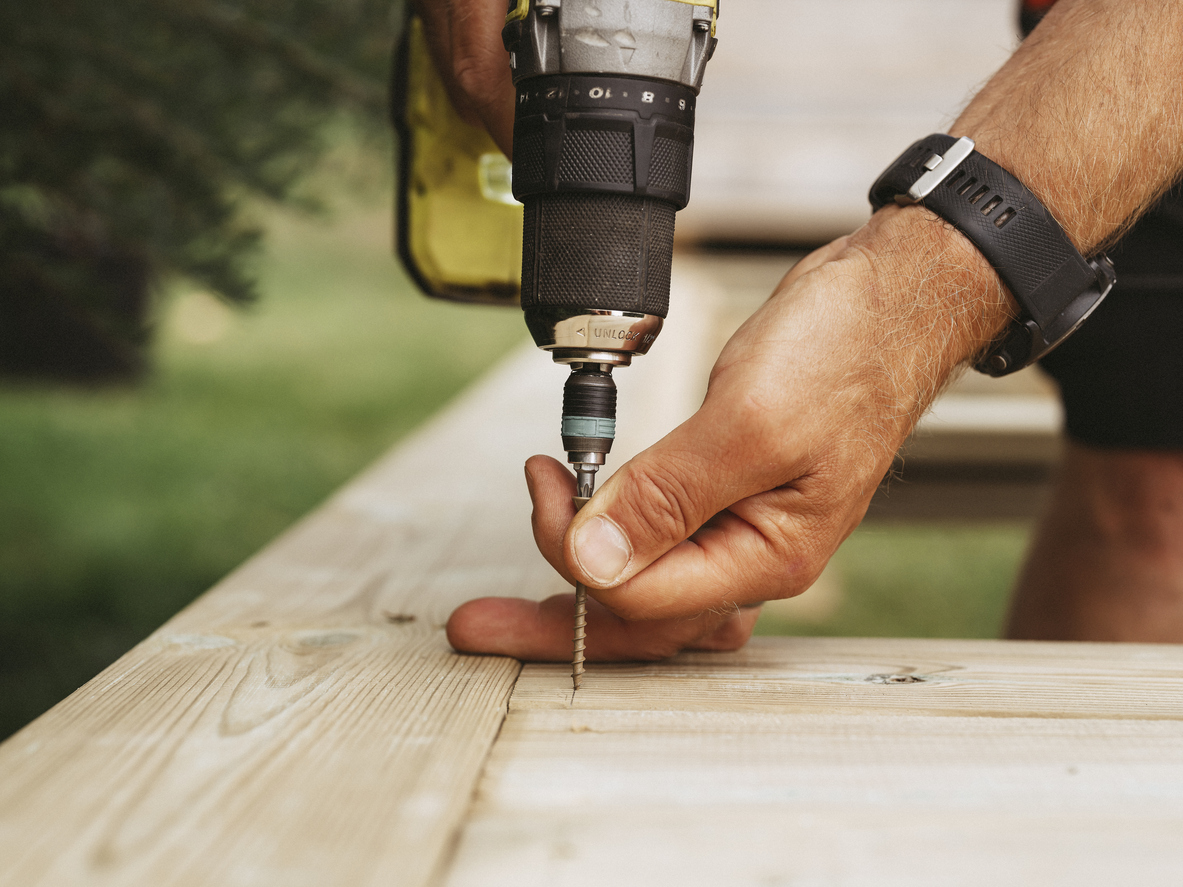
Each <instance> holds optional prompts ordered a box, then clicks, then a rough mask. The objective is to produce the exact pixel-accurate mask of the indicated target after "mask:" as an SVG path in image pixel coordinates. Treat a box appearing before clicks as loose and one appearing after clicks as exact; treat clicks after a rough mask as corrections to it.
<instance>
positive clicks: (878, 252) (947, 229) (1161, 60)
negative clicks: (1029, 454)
mask: <svg viewBox="0 0 1183 887" xmlns="http://www.w3.org/2000/svg"><path fill="white" fill-rule="evenodd" d="M1180 72H1183V4H1177V3H1161V4H1159V3H1131V2H1127V0H1060V3H1059V4H1058V5H1057V6H1056V7H1055V8H1054V9H1053V11H1052V12H1051V13H1050V14H1049V15H1048V18H1047V19H1046V20H1045V21H1044V23H1043V24H1042V25H1041V26H1040V27H1039V28H1038V29H1037V30H1036V31H1035V33H1034V34H1032V35H1031V37H1029V38H1028V40H1027V41H1026V42H1025V43H1024V44H1023V46H1022V47H1021V48H1020V49H1019V50H1018V52H1016V53H1015V55H1014V56H1012V58H1011V59H1010V61H1008V62H1007V64H1006V65H1004V66H1003V68H1002V69H1001V70H1000V71H999V72H998V73H997V74H996V75H995V76H994V77H993V78H991V80H990V81H989V82H988V83H987V84H986V86H985V87H983V89H982V90H981V92H979V93H978V95H977V96H976V97H975V98H974V99H973V101H972V102H970V104H969V106H968V107H967V108H966V109H965V111H964V113H962V115H961V116H960V117H959V118H958V120H957V122H956V123H955V124H954V125H953V127H952V128H951V129H950V133H951V134H953V135H958V136H962V135H965V136H969V137H971V138H973V139H974V141H975V142H976V144H977V148H978V150H979V151H980V152H981V153H983V154H984V155H986V156H987V157H989V158H991V159H992V160H994V161H996V162H997V163H1000V164H1001V165H1002V166H1004V167H1006V168H1007V169H1009V170H1010V171H1011V172H1012V173H1014V174H1015V175H1016V176H1017V177H1018V178H1019V179H1020V180H1021V181H1023V182H1024V183H1025V184H1026V185H1027V186H1028V187H1029V188H1030V189H1031V190H1032V191H1033V192H1034V193H1035V194H1036V196H1037V197H1039V199H1040V200H1041V201H1042V202H1043V204H1044V205H1045V206H1046V207H1047V208H1048V209H1049V211H1050V212H1051V213H1052V214H1053V215H1054V216H1055V217H1056V219H1057V220H1058V221H1059V222H1060V223H1061V225H1063V227H1064V229H1065V231H1066V232H1067V234H1068V236H1069V237H1070V238H1071V239H1072V240H1073V242H1074V243H1075V244H1076V245H1077V247H1078V248H1079V249H1080V250H1081V251H1082V252H1083V253H1085V254H1086V255H1088V254H1091V253H1093V252H1095V251H1097V250H1098V249H1100V248H1102V247H1103V246H1104V245H1105V244H1106V243H1108V242H1110V241H1111V240H1112V239H1114V238H1115V237H1116V236H1117V235H1119V234H1120V232H1121V231H1122V230H1124V229H1125V227H1126V226H1127V225H1128V224H1130V223H1131V222H1132V220H1133V219H1135V218H1137V216H1138V215H1139V214H1140V212H1141V211H1142V210H1143V209H1145V208H1146V207H1147V206H1148V205H1150V204H1151V203H1153V201H1154V200H1155V198H1157V197H1158V196H1159V195H1160V194H1161V193H1162V192H1163V191H1164V190H1165V189H1166V188H1167V187H1169V186H1170V184H1171V183H1172V182H1173V181H1174V180H1175V179H1176V178H1177V177H1178V175H1179V172H1180V170H1181V169H1183V90H1180V89H1179V86H1178V82H1177V80H1178V75H1179V73H1180ZM853 242H854V244H855V245H856V246H858V247H859V248H860V249H861V250H862V251H863V252H865V253H866V255H868V256H869V257H870V259H871V261H872V264H873V265H874V273H873V275H872V277H873V279H874V280H875V281H876V284H875V290H876V291H875V293H874V304H875V305H877V306H878V307H877V309H876V310H879V311H881V312H882V317H881V322H880V324H879V327H878V329H880V330H881V331H882V332H881V338H882V340H883V341H882V343H881V345H880V348H879V350H881V351H882V352H883V353H884V354H885V358H884V360H885V361H886V362H888V363H891V362H892V361H891V360H890V357H891V352H892V351H895V352H899V351H908V350H909V349H911V356H910V359H904V360H897V361H895V362H894V364H895V366H896V367H897V372H896V374H895V377H894V379H893V380H892V381H893V383H894V384H893V386H892V387H893V388H895V389H897V394H896V395H895V396H898V397H899V398H901V400H900V401H899V404H900V407H901V409H902V408H904V407H905V406H906V400H907V397H908V396H909V394H910V392H912V391H914V392H915V403H914V404H912V405H910V409H911V411H912V414H913V415H916V414H918V411H922V410H923V409H924V407H926V406H927V404H928V402H929V401H930V400H931V398H932V397H933V396H935V394H936V393H937V391H938V390H939V387H940V384H941V383H942V382H943V381H944V380H945V379H946V378H948V377H949V375H950V373H951V372H952V371H953V369H954V368H955V367H956V366H957V365H958V364H960V363H962V362H964V361H966V360H967V359H969V358H972V357H973V356H974V355H975V354H977V353H979V352H980V351H981V350H982V349H983V348H984V347H985V346H986V345H987V344H988V343H989V342H990V341H991V339H993V338H994V336H996V335H997V334H998V333H999V332H1000V331H1001V329H1002V328H1003V327H1004V326H1005V324H1006V322H1007V320H1008V319H1009V317H1010V316H1012V314H1013V312H1014V310H1015V309H1014V303H1013V301H1012V300H1010V299H1009V297H1007V296H1006V295H1005V294H1004V290H1002V288H1001V287H1000V284H999V280H998V276H997V275H996V274H995V273H994V272H993V270H992V269H991V268H990V266H989V265H988V263H987V262H986V261H985V259H984V258H983V257H982V256H981V254H980V253H978V252H977V250H976V249H975V248H974V247H973V246H972V245H971V244H970V243H969V241H968V240H966V239H965V238H964V237H963V236H962V235H960V234H959V233H958V232H957V231H956V230H955V229H954V228H952V226H950V225H947V224H944V223H943V222H941V221H940V220H939V219H937V217H936V216H935V215H933V214H932V213H930V212H928V211H927V210H924V209H922V208H919V207H910V208H907V209H902V210H901V209H897V208H895V207H891V208H888V209H886V210H883V211H881V212H880V213H878V214H877V215H876V218H875V219H873V220H872V222H871V223H870V224H869V225H867V226H866V227H865V228H864V229H862V230H861V231H859V232H858V233H857V234H856V235H855V237H854V239H853ZM893 306H895V307H894V310H893ZM917 340H918V341H917ZM909 343H911V344H909ZM901 356H903V357H907V356H906V355H901ZM900 367H905V369H898V368H900Z"/></svg>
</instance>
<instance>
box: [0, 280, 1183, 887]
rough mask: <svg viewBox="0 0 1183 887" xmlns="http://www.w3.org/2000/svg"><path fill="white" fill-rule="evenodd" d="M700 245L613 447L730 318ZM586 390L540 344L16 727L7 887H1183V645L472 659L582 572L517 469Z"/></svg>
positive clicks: (7, 781) (803, 647)
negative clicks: (663, 658)
mask: <svg viewBox="0 0 1183 887" xmlns="http://www.w3.org/2000/svg"><path fill="white" fill-rule="evenodd" d="M679 264H680V270H679V272H678V276H677V278H676V281H675V298H676V300H677V305H678V311H677V312H675V315H674V319H673V320H672V321H671V323H670V327H669V329H668V330H667V331H666V332H665V333H663V336H662V339H661V341H660V342H659V344H658V346H657V348H655V351H654V354H652V355H650V356H648V357H646V358H643V359H640V360H638V361H637V364H636V365H635V366H634V367H632V368H630V369H629V370H627V371H623V372H622V373H621V377H620V387H621V391H622V398H621V407H620V416H621V427H622V430H623V431H624V432H625V434H626V435H627V437H625V438H623V439H622V440H621V443H620V445H619V448H620V453H619V455H618V454H617V453H614V455H613V462H614V464H616V465H619V464H620V463H621V461H623V458H624V456H625V455H627V454H628V453H630V452H636V451H638V450H639V449H640V448H642V447H643V446H645V445H646V444H647V443H649V442H651V441H652V440H654V439H655V438H656V437H657V436H658V435H660V434H661V433H663V432H664V431H666V430H668V429H669V428H672V427H673V426H674V425H675V424H676V423H677V422H679V421H680V420H681V419H682V418H684V416H686V415H688V413H689V412H690V411H691V410H692V409H693V408H694V405H695V402H696V400H697V399H698V397H699V396H700V394H701V385H702V382H703V380H704V377H705V376H704V374H705V369H706V367H707V366H709V363H710V360H709V352H710V349H711V348H712V347H715V346H713V345H712V344H711V343H712V342H715V343H717V341H718V338H719V330H718V325H717V324H716V322H715V321H714V320H713V318H716V317H719V316H721V315H722V314H725V313H726V311H725V309H726V304H727V303H726V302H725V301H724V300H723V294H722V291H721V289H720V288H719V287H718V286H717V285H716V284H715V283H713V282H712V281H713V280H714V279H716V278H714V277H712V272H710V271H709V269H704V267H703V266H702V265H701V264H696V263H695V262H694V261H689V260H686V261H681V260H680V263H679ZM646 379H649V380H651V381H652V380H656V379H661V380H663V382H662V384H661V385H658V384H649V383H646V381H645V380H646ZM562 380H563V371H562V370H561V369H559V368H556V367H554V366H552V365H551V364H550V363H549V361H548V359H547V358H546V357H545V356H543V355H542V354H539V353H537V352H534V351H533V350H529V351H524V352H522V353H520V354H518V355H515V356H514V357H512V358H511V359H510V360H509V361H508V362H506V363H505V364H504V365H503V366H502V367H500V368H499V369H498V370H497V371H496V372H495V373H493V374H492V375H491V376H490V377H488V378H487V379H486V380H485V381H483V382H482V383H481V384H480V385H478V386H477V387H476V388H475V389H474V390H472V391H470V392H469V393H467V394H466V395H464V396H463V397H462V398H461V399H460V400H459V401H458V402H457V403H456V404H454V405H453V406H452V407H451V408H450V409H449V410H448V411H447V412H446V413H445V414H443V415H442V416H440V417H439V418H437V419H436V420H435V421H433V422H432V423H431V424H430V425H429V426H428V427H426V428H424V429H423V430H422V431H421V432H419V433H418V434H417V435H416V436H415V437H414V438H413V439H412V440H410V441H409V442H407V443H406V444H404V445H403V446H402V447H400V448H399V449H398V450H397V451H395V452H393V453H392V454H391V455H390V456H388V457H387V458H385V459H383V460H382V461H380V462H379V463H378V464H377V465H376V466H374V467H373V468H372V469H370V470H369V471H367V472H366V473H365V474H363V475H362V476H361V477H360V478H358V479H357V480H356V481H354V482H353V483H351V484H349V485H348V486H347V487H346V488H345V489H343V490H342V491H341V492H340V493H339V494H337V495H336V496H334V497H333V498H332V499H331V500H330V501H329V502H328V503H326V504H325V505H324V506H323V507H322V508H320V509H319V510H318V511H317V512H315V513H314V514H312V515H311V516H310V517H308V518H307V519H306V520H305V521H303V522H302V523H301V524H299V525H298V526H296V527H295V528H293V529H292V530H291V531H290V532H288V533H287V534H286V535H285V536H283V537H282V538H280V539H279V540H278V541H276V542H275V543H274V544H273V545H271V546H270V547H268V548H267V549H266V550H264V551H263V552H262V553H260V554H259V555H258V556H257V557H255V558H254V559H252V560H251V561H250V562H248V563H247V564H245V565H244V566H243V567H242V568H240V569H239V570H238V571H236V572H235V573H234V574H232V575H231V576H230V577H228V578H227V579H226V580H224V581H223V582H222V583H220V584H219V585H218V586H217V587H215V588H214V589H212V590H211V591H210V592H209V593H208V594H206V595H205V596H204V597H202V598H201V599H199V600H198V601H197V602H195V603H194V604H193V605H192V606H190V607H188V608H187V609H186V610H184V611H183V612H181V613H180V614H178V615H177V616H176V617H175V618H173V619H172V620H171V621H170V622H168V623H167V624H166V625H165V626H163V627H162V628H161V629H160V630H159V631H157V632H156V633H155V634H153V635H152V636H151V637H150V638H148V639H147V640H146V641H144V642H143V643H142V644H140V645H139V646H137V647H136V648H135V649H134V650H132V651H131V652H130V653H128V654H127V655H126V656H124V657H123V658H122V659H120V660H119V661H118V662H117V663H115V664H114V665H113V666H111V667H110V668H108V669H107V670H106V671H105V672H103V673H102V674H100V675H99V676H98V677H96V678H95V679H94V680H92V681H91V682H90V683H88V684H87V685H86V686H84V687H82V688H81V689H80V690H79V691H78V692H76V693H75V694H74V695H72V696H71V697H70V698H68V699H67V700H65V701H64V702H62V703H61V704H59V705H58V706H56V707H55V708H54V709H52V710H51V711H50V712H48V713H47V714H46V715H44V716H43V717H41V718H40V719H38V720H37V721H35V722H34V723H33V724H31V725H30V726H28V727H27V728H25V729H24V730H22V731H21V732H19V733H17V734H16V735H15V736H13V737H12V738H11V739H9V740H8V741H7V742H6V743H4V744H3V745H2V746H0V883H3V884H4V885H5V887H32V885H45V887H59V885H87V887H104V885H135V887H140V885H143V887H166V885H168V887H172V885H177V887H181V885H185V887H189V885H193V887H196V885H211V887H213V885H217V887H239V885H241V887H247V885H250V887H271V885H275V887H280V885H282V887H299V885H308V887H314V885H315V887H331V885H342V887H344V885H349V887H357V885H378V884H381V885H453V887H457V885H476V884H479V885H485V887H488V885H498V884H513V885H515V887H520V885H530V884H538V885H560V884H561V885H580V884H588V885H592V884H596V885H603V884H613V885H617V884H623V885H632V884H636V885H647V887H648V885H655V884H657V885H661V884H670V885H695V884H702V885H719V884H743V885H749V884H750V885H773V884H784V885H908V887H915V885H930V884H931V885H934V887H935V885H941V887H945V885H950V884H958V885H967V884H969V885H976V884H982V885H987V884H989V885H991V887H996V885H998V884H1007V885H1040V887H1043V885H1058V884H1063V885H1072V887H1078V885H1082V884H1096V885H1102V884H1104V885H1112V884H1115V883H1130V884H1139V885H1157V884H1163V885H1166V884H1171V885H1174V884H1177V883H1179V873H1180V872H1181V871H1183V837H1181V835H1183V648H1177V647H1167V646H1161V647H1160V646H1134V645H1130V646H1117V645H1084V644H1074V645H1066V644H1032V643H1006V642H999V641H915V640H858V639H833V640H823V639H791V638H786V639H760V640H757V641H755V642H753V643H752V644H751V645H749V646H748V647H747V648H746V649H745V650H743V651H741V652H739V653H735V654H727V655H717V654H712V655H707V654H691V655H684V656H680V657H678V658H676V659H674V660H671V661H669V662H666V663H661V664H658V665H612V666H603V665H593V666H592V667H591V668H590V670H589V672H588V675H587V678H586V683H585V689H583V690H582V691H580V693H579V695H578V697H577V698H575V699H574V700H572V698H571V693H570V689H569V683H568V679H567V676H566V673H565V669H564V668H562V667H559V666H544V665H526V666H525V667H523V666H522V665H520V664H519V663H518V662H516V661H513V660H509V659H504V658H496V657H474V656H461V655H457V654H455V653H453V652H451V651H450V650H449V648H448V646H447V643H446V641H445V639H444V636H443V632H442V630H441V626H442V625H443V623H444V621H445V619H446V618H447V615H448V613H449V612H450V611H451V610H452V608H453V607H454V606H455V605H456V604H458V603H459V602H461V601H463V600H465V599H467V598H470V597H473V596H478V595H493V594H503V595H522V596H529V597H543V596H546V595H549V594H552V593H554V592H556V591H559V590H561V589H562V584H561V581H560V580H558V579H557V577H556V576H554V575H553V573H552V572H551V570H550V569H549V567H547V566H546V564H545V563H544V562H543V560H542V558H541V557H540V556H539V555H538V554H537V553H536V552H535V550H534V546H533V543H532V540H531V538H530V530H529V524H528V502H527V497H526V493H525V489H524V484H523V482H522V479H521V475H520V473H519V472H520V469H519V466H520V464H521V462H522V460H523V459H524V458H525V457H526V456H528V455H529V454H531V453H533V452H536V451H538V450H539V449H547V448H550V449H551V450H554V449H556V448H557V444H558V439H557V438H558V435H557V425H558V416H559V403H560V396H561V395H560V391H561V384H562ZM671 386H673V387H671ZM507 417H512V419H513V421H506V419H507ZM475 427H480V428H481V429H482V430H483V431H484V432H485V433H486V434H488V435H492V438H491V439H490V438H488V437H486V441H487V442H486V444H485V445H484V446H483V448H482V450H481V452H480V453H473V452H472V451H471V449H470V447H471V444H470V441H471V439H472V435H471V429H473V428H475ZM478 459H479V460H480V461H482V463H484V464H488V463H490V462H492V463H493V464H495V465H497V466H503V467H504V470H498V471H492V472H490V471H482V472H480V474H479V476H481V477H487V478H490V479H489V480H488V481H487V482H485V483H483V484H482V485H476V484H474V478H475V477H477V476H478V473H477V472H476V471H474V470H473V464H474V462H475V461H477V460H478Z"/></svg>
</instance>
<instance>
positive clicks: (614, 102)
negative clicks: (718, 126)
mask: <svg viewBox="0 0 1183 887" xmlns="http://www.w3.org/2000/svg"><path fill="white" fill-rule="evenodd" d="M696 101H697V96H696V95H695V93H694V90H693V89H691V88H690V87H688V86H683V85H682V84H680V83H672V82H669V81H665V80H647V79H640V78H635V77H603V76H599V75H592V74H572V75H552V76H545V77H532V78H530V79H528V80H523V81H521V82H520V83H519V84H518V85H517V108H516V110H515V113H514V127H513V145H514V149H513V154H514V165H513V194H514V197H516V198H517V199H518V200H520V201H522V202H523V203H525V202H526V198H528V197H530V196H532V195H535V194H545V193H554V192H558V191H593V192H596V193H601V194H631V195H634V196H638V197H655V198H658V199H660V200H665V201H669V202H670V203H672V204H674V208H675V209H681V208H682V207H684V206H685V205H686V203H687V201H689V200H690V170H691V165H692V162H693V154H694V107H695V103H696Z"/></svg>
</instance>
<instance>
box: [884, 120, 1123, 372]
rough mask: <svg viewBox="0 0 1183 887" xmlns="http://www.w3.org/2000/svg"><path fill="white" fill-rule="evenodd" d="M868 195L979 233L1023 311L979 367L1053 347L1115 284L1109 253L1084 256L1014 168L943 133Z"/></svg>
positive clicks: (998, 367)
mask: <svg viewBox="0 0 1183 887" xmlns="http://www.w3.org/2000/svg"><path fill="white" fill-rule="evenodd" d="M870 198H871V205H872V206H873V207H874V208H875V209H876V210H879V209H880V208H882V207H883V206H886V205H887V204H889V203H893V202H894V203H900V204H905V205H906V204H911V203H920V204H922V205H923V206H925V207H927V208H928V209H930V210H932V211H933V212H935V213H936V214H937V215H938V216H940V217H941V218H943V219H944V220H945V221H947V222H949V223H950V224H951V225H953V226H954V227H955V228H957V229H958V230H959V231H961V232H962V233H963V234H964V235H965V236H966V237H968V238H969V239H970V241H972V242H973V244H974V245H975V246H976V247H977V248H978V250H979V251H980V252H981V253H982V255H983V256H985V257H986V260H987V261H988V262H989V263H990V264H991V265H992V266H993V267H994V269H995V270H996V271H997V272H998V276H999V277H1001V278H1002V282H1003V283H1005V284H1006V286H1007V288H1008V289H1010V291H1011V293H1012V294H1013V295H1014V297H1015V299H1016V300H1017V301H1018V303H1019V305H1020V306H1021V308H1022V315H1021V316H1020V317H1019V319H1018V320H1017V321H1016V322H1015V323H1014V324H1012V326H1011V327H1010V329H1008V330H1007V332H1006V334H1005V335H1004V336H1003V338H1002V339H1000V340H999V341H998V342H996V343H995V345H994V346H993V347H992V348H991V350H990V352H989V353H988V354H987V355H986V356H985V357H984V358H983V359H982V360H980V361H979V362H978V363H977V364H976V366H975V368H976V369H978V370H980V371H981V372H984V373H988V374H990V375H994V376H1001V375H1006V374H1008V373H1011V372H1014V371H1015V370H1017V369H1021V368H1022V367H1025V366H1027V365H1029V364H1031V363H1033V362H1035V361H1036V360H1038V359H1039V358H1040V357H1042V356H1043V355H1044V354H1046V353H1047V352H1049V351H1051V350H1052V348H1054V347H1055V346H1056V345H1058V344H1059V343H1060V342H1061V341H1063V340H1064V339H1065V338H1067V337H1068V335H1069V334H1070V333H1071V332H1073V331H1074V330H1075V329H1076V328H1077V327H1078V326H1079V325H1080V323H1081V322H1082V321H1083V320H1084V319H1085V318H1086V317H1087V316H1088V315H1089V314H1091V313H1092V311H1093V309H1094V308H1096V306H1097V305H1099V304H1100V302H1101V300H1102V299H1103V298H1104V297H1105V295H1106V294H1108V292H1109V290H1110V288H1112V286H1113V282H1114V279H1115V276H1114V274H1113V266H1112V265H1111V264H1110V262H1109V260H1108V258H1106V257H1105V256H1103V255H1101V256H1098V257H1097V258H1096V259H1094V260H1093V261H1087V260H1085V258H1084V257H1083V256H1081V254H1080V253H1079V252H1077V250H1076V248H1075V247H1074V246H1073V245H1072V243H1071V241H1069V240H1068V237H1067V235H1066V234H1065V233H1064V230H1063V229H1062V228H1061V227H1060V225H1059V223H1057V222H1056V220H1055V219H1053V218H1052V216H1051V213H1049V212H1048V211H1047V209H1045V208H1044V206H1043V204H1042V203H1040V202H1039V200H1038V199H1037V198H1036V197H1035V195H1034V194H1032V193H1031V191H1029V190H1028V189H1027V188H1026V186H1024V185H1023V183H1022V182H1020V181H1019V180H1018V179H1017V178H1015V177H1014V176H1013V175H1011V174H1010V173H1009V172H1007V171H1006V170H1005V169H1003V168H1002V167H1001V166H999V165H998V164H997V163H995V162H994V161H992V160H990V159H989V158H987V157H984V156H982V155H981V154H979V153H978V152H977V151H975V150H974V147H973V142H972V141H970V140H969V139H957V138H954V137H953V136H950V135H944V134H942V133H938V134H935V135H930V136H928V137H926V138H923V139H921V140H920V141H918V142H916V143H915V144H913V145H912V146H911V147H910V148H908V150H906V151H905V152H904V153H903V154H901V155H900V156H899V158H897V159H896V161H895V162H894V163H893V164H891V166H889V167H888V168H887V169H886V170H885V171H884V172H883V174H882V175H880V176H879V178H878V179H877V180H876V181H875V184H874V185H872V186H871V194H870Z"/></svg>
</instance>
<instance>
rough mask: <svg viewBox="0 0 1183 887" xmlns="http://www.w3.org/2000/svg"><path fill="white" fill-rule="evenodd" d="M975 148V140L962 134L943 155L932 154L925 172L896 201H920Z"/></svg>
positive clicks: (901, 204) (905, 203) (925, 164)
mask: <svg viewBox="0 0 1183 887" xmlns="http://www.w3.org/2000/svg"><path fill="white" fill-rule="evenodd" d="M973 150H974V140H973V139H970V138H966V137H964V136H962V137H961V138H959V139H958V140H957V141H955V142H954V143H953V144H952V145H950V146H949V148H948V150H947V151H945V153H944V154H943V155H941V154H936V153H933V154H930V155H929V157H928V159H927V160H925V161H924V163H923V166H924V170H925V172H924V173H923V174H922V175H921V176H920V178H918V179H917V180H916V181H915V182H913V183H912V187H911V188H909V189H908V193H907V194H897V195H896V197H895V202H896V203H898V204H900V206H909V205H911V204H913V203H919V202H920V201H921V200H923V199H924V198H925V197H927V196H928V195H929V194H931V193H932V192H933V191H934V190H936V187H937V185H939V184H940V183H941V182H943V181H945V179H947V178H949V176H951V175H952V174H953V172H954V170H956V169H957V167H959V166H961V164H962V162H963V161H964V160H965V158H966V157H968V156H969V155H970V154H972V153H973Z"/></svg>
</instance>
